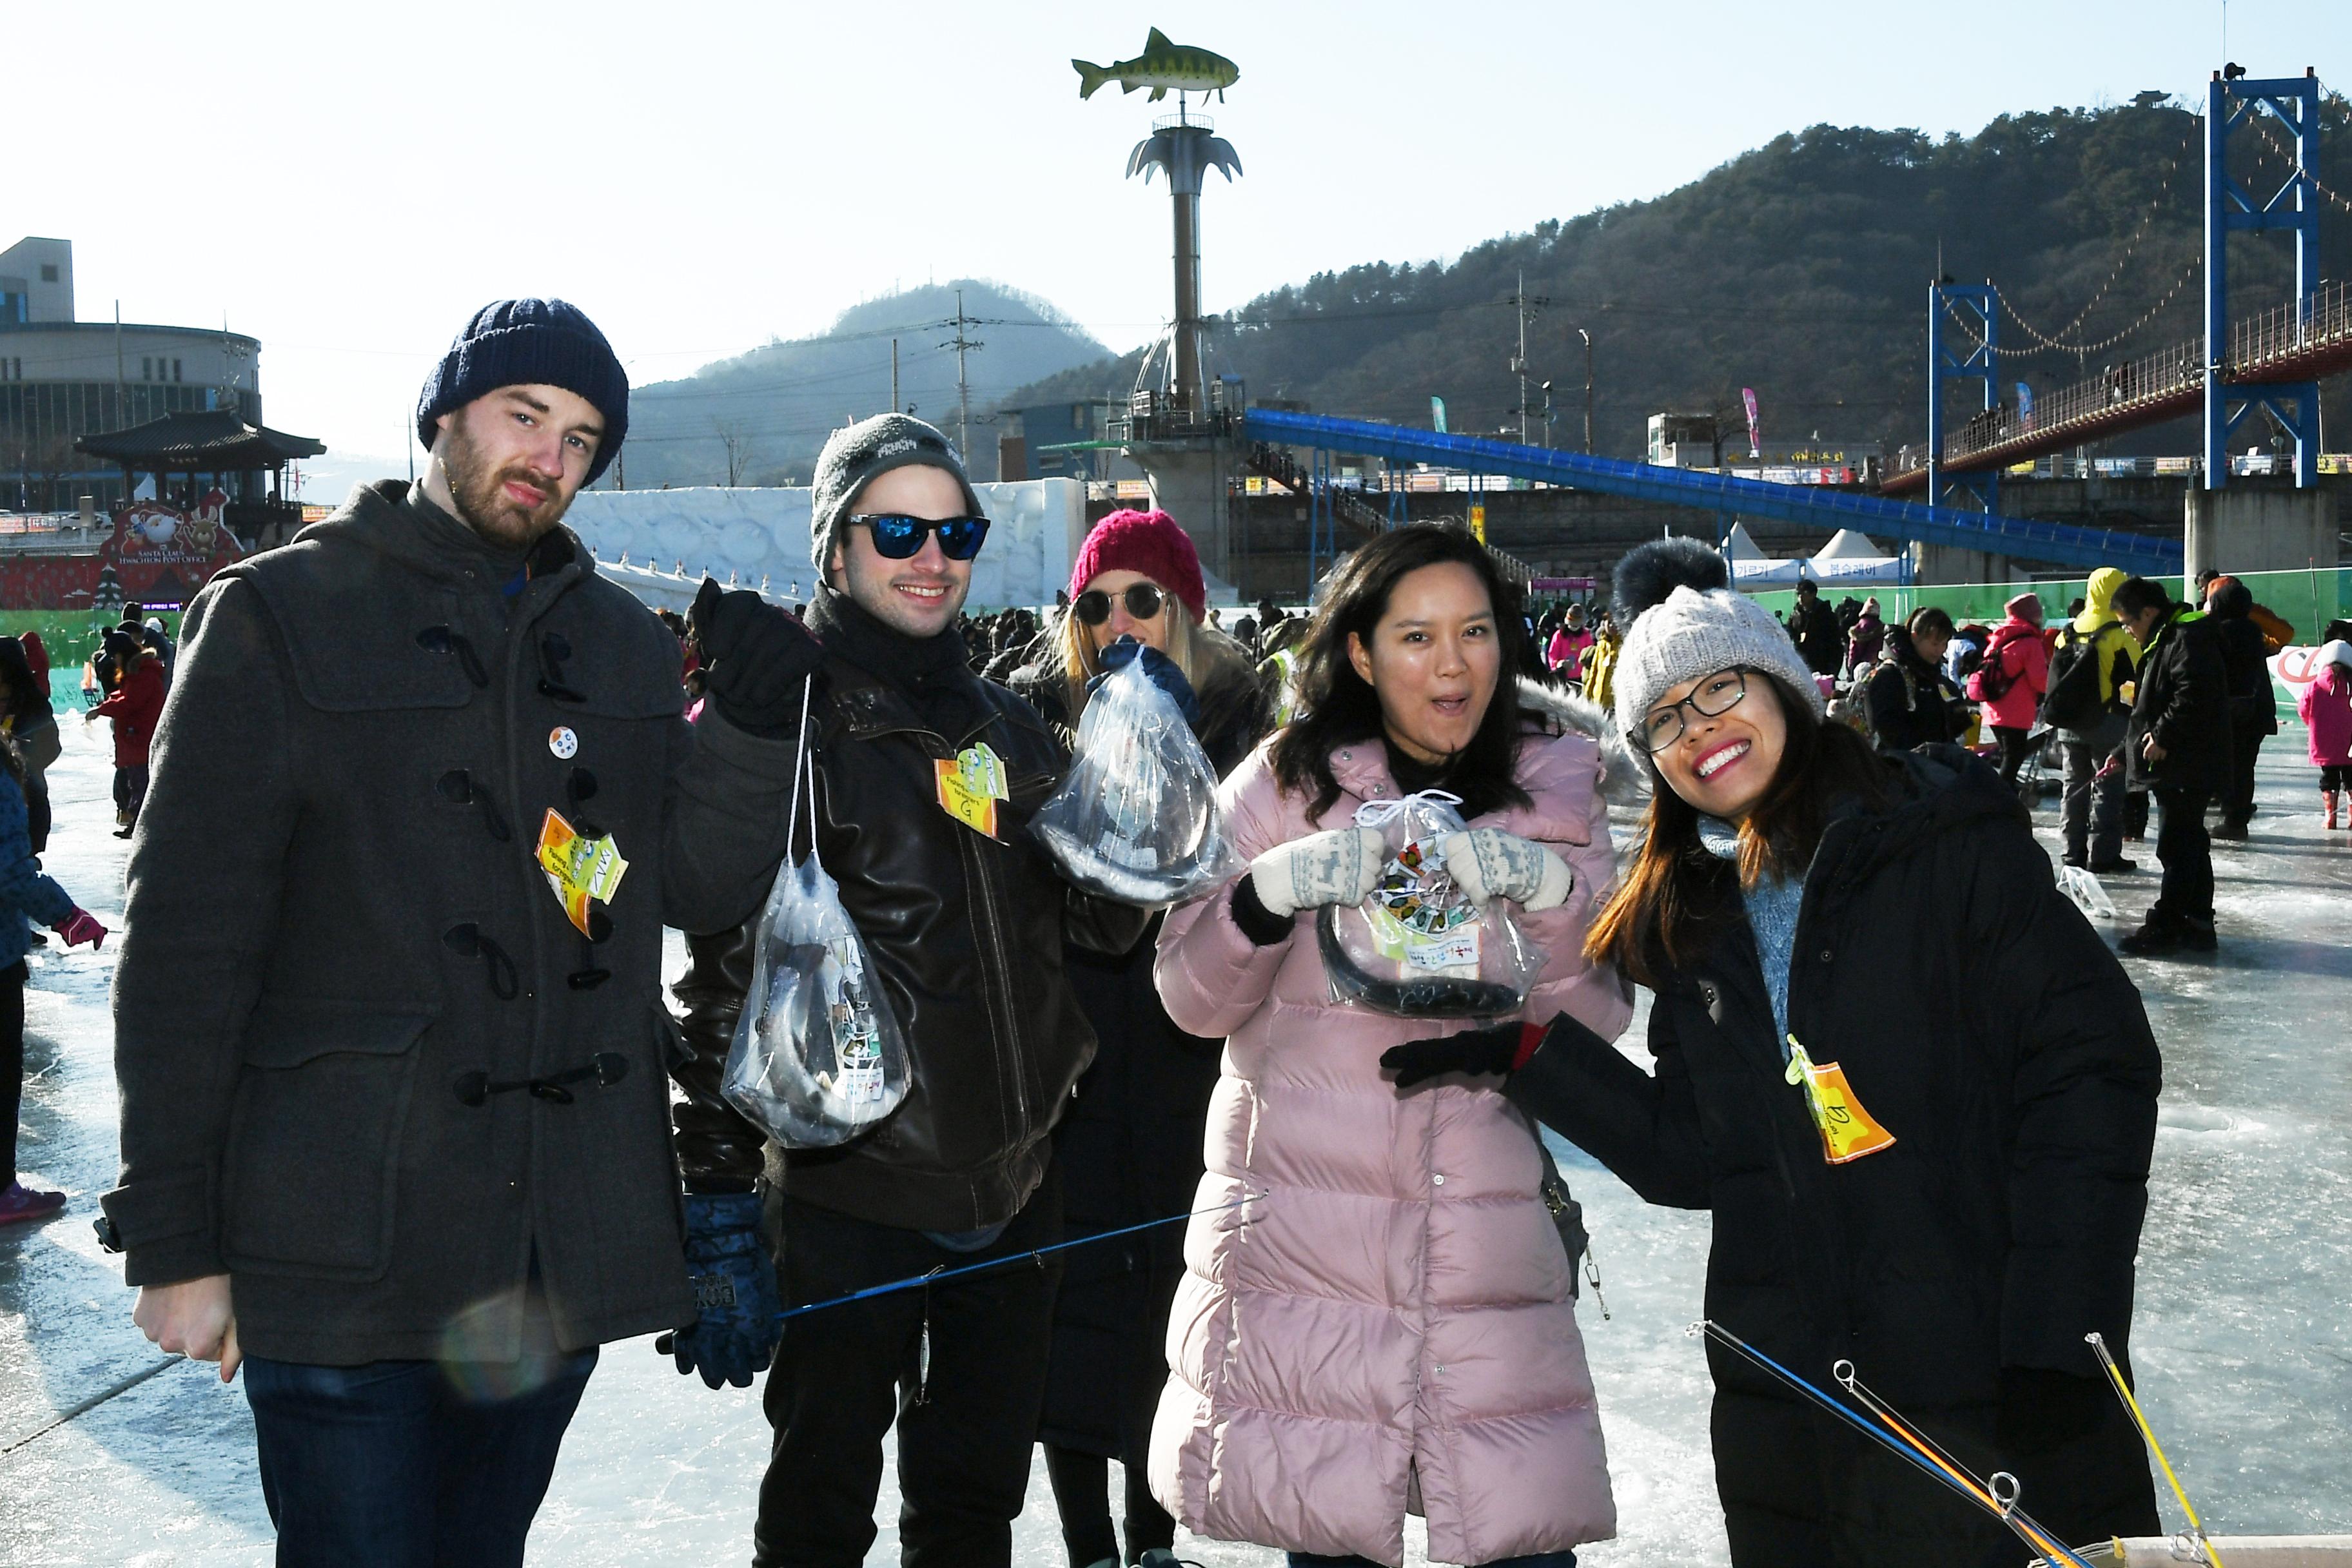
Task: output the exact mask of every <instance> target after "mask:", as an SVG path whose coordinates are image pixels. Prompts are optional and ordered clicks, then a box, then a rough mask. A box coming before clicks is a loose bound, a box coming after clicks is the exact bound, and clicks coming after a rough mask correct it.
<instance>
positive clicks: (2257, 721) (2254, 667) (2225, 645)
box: [2208, 583, 2279, 736]
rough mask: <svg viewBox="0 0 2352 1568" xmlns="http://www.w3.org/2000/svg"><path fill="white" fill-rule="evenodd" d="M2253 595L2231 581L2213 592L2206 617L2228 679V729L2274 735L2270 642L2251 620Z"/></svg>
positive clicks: (2275, 718)
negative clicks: (2217, 643) (2219, 649)
mask: <svg viewBox="0 0 2352 1568" xmlns="http://www.w3.org/2000/svg"><path fill="white" fill-rule="evenodd" d="M2253 607H2254V595H2253V594H2252V591H2251V590H2250V589H2248V588H2247V586H2246V585H2245V584H2243V583H2231V584H2228V585H2227V586H2226V587H2224V588H2222V589H2221V592H2219V593H2217V594H2215V595H2213V606H2212V611H2211V614H2210V616H2209V617H2208V618H2209V619H2210V620H2211V621H2212V623H2213V635H2214V636H2215V637H2218V638H2219V639H2221V668H2222V673H2223V675H2224V676H2225V677H2226V679H2227V680H2228V683H2229V691H2230V729H2231V732H2232V733H2234V734H2237V735H2240V736H2246V735H2275V734H2277V733H2278V732H2279V721H2278V699H2277V697H2276V696H2275V695H2274V694H2273V692H2272V690H2271V664H2270V659H2271V645H2270V640H2269V639H2268V638H2267V637H2263V628H2262V627H2260V626H2256V625H2255V624H2254V622H2253V619H2252V610H2253Z"/></svg>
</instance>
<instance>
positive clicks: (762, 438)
mask: <svg viewBox="0 0 2352 1568" xmlns="http://www.w3.org/2000/svg"><path fill="white" fill-rule="evenodd" d="M959 297H960V298H961V315H962V316H963V318H964V324H963V327H962V329H961V332H962V335H963V336H964V338H965V340H966V341H967V342H972V341H975V340H976V341H977V342H979V343H981V344H982V345H984V346H983V347H981V348H977V349H972V350H969V351H968V352H967V353H966V355H965V374H966V375H967V376H968V378H969V380H970V384H971V413H972V422H971V445H972V446H974V447H981V448H982V449H983V450H986V451H987V453H988V455H987V456H986V457H985V458H983V459H982V461H981V462H980V463H979V464H978V466H977V471H978V472H981V473H986V474H992V473H994V472H995V468H996V464H995V458H994V455H993V452H992V450H988V449H990V448H992V447H993V446H994V444H995V434H994V432H995V425H994V416H993V414H992V409H993V408H994V407H995V406H996V405H997V404H998V403H999V402H1000V401H1002V400H1003V396H1004V394H1005V390H1006V389H1007V388H1009V387H1013V386H1017V385H1019V384H1022V383H1024V382H1033V381H1035V380H1037V379H1039V378H1041V377H1045V376H1051V375H1053V374H1055V373H1057V372H1061V371H1065V370H1067V369H1069V368H1071V367H1072V366H1076V365H1081V364H1087V363H1100V362H1101V361H1102V360H1103V359H1104V357H1105V356H1106V355H1107V354H1108V352H1109V351H1108V349H1106V348H1105V346H1104V345H1103V344H1102V343H1101V342H1097V340H1096V339H1095V338H1093V337H1092V336H1090V335H1089V334H1088V333H1087V331H1085V330H1084V329H1083V328H1080V327H1078V326H1077V325H1076V324H1075V323H1073V322H1072V321H1069V320H1068V319H1067V318H1066V317H1064V316H1063V315H1062V314H1061V313H1060V312H1058V311H1056V310H1055V309H1054V308H1053V307H1052V306H1051V305H1049V304H1047V303H1045V301H1044V300H1039V299H1035V298H1034V297H1032V296H1030V295H1027V294H1024V293H1022V292H1021V291H1020V290H1019V289H1008V288H1006V287H1004V286H1003V285H1002V284H997V283H990V282H985V281H982V280H979V279H956V280H955V281H953V282H950V283H942V284H935V285H925V286H924V287H922V288H919V289H907V290H905V291H903V292H900V293H895V294H890V295H887V296H885V297H883V298H880V299H876V300H866V302H864V303H863V304H860V305H858V306H856V307H855V308H854V309H852V310H845V311H843V312H842V313H841V315H840V317H839V318H838V319H837V320H836V321H835V322H834V324H833V326H832V328H831V329H830V330H829V331H825V332H824V333H822V334H819V335H818V336H815V337H810V338H800V339H794V340H792V341H789V342H783V341H779V342H771V343H767V344H765V345H763V346H761V347H760V348H756V349H753V350H752V351H751V353H745V354H739V355H737V356H736V357H734V358H732V359H726V360H720V361H718V362H716V363H711V364H708V365H705V366H703V367H702V368H701V369H700V370H698V371H696V372H695V373H694V374H692V375H690V376H688V377H686V378H684V379H682V380H678V381H666V382H656V383H654V384H650V385H646V386H641V387H637V388H635V390H634V391H633V392H632V393H631V394H630V398H629V439H628V443H627V445H626V446H625V447H624V448H623V451H622V459H621V460H622V462H623V463H624V464H625V465H626V467H625V471H614V472H613V473H611V474H609V475H608V476H607V478H606V479H605V480H604V482H605V483H606V484H608V485H610V484H618V483H620V482H621V481H622V479H624V478H625V479H626V481H627V483H628V486H629V488H630V489H658V488H660V487H662V486H665V485H669V486H685V485H721V484H745V485H761V484H765V485H782V484H806V483H808V480H809V474H810V472H811V470H812V469H813V468H814V466H815V462H816V454H817V451H818V449H819V448H820V447H823V446H824V437H825V434H826V432H828V431H830V430H832V429H834V428H835V427H836V426H840V425H842V424H843V423H845V421H847V420H849V419H853V418H861V417H863V416H866V415H868V414H873V413H877V412H878V411H880V410H882V409H886V408H887V407H889V406H890V353H891V343H892V342H893V341H894V340H895V341H896V342H897V344H898V405H899V406H900V407H902V408H907V407H911V408H912V409H913V410H914V411H915V412H916V413H918V414H919V415H920V416H922V417H923V418H925V419H929V420H930V421H931V422H932V423H934V424H936V425H938V426H940V428H941V429H943V430H945V431H947V433H948V435H949V437H950V438H954V437H956V436H957V433H958V417H957V416H958V411H959V410H958V400H957V390H956V371H957V363H956V362H957V354H956V351H955V349H954V347H953V346H952V345H953V343H954V341H955V339H956V338H957V336H958V335H959V332H958V327H957V324H956V320H955V318H956V317H957V316H958V314H959Z"/></svg>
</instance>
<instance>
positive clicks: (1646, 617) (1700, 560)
mask: <svg viewBox="0 0 2352 1568" xmlns="http://www.w3.org/2000/svg"><path fill="white" fill-rule="evenodd" d="M1612 609H1613V611H1614V613H1615V614H1616V616H1618V618H1619V620H1620V622H1621V624H1622V622H1624V621H1626V620H1628V619H1630V620H1631V622H1632V626H1631V627H1630V628H1629V629H1628V630H1627V631H1626V633H1625V644H1624V647H1623V648H1622V649H1621V650H1620V651H1619V653H1618V655H1617V674H1616V696H1617V727H1618V729H1620V730H1621V731H1623V732H1624V734H1625V736H1626V738H1627V739H1628V740H1632V741H1633V742H1635V744H1636V746H1637V747H1638V746H1639V737H1640V735H1641V732H1642V719H1643V715H1644V714H1646V713H1648V712H1649V710H1651V709H1652V708H1653V707H1654V706H1656V704H1657V701H1658V699H1660V698H1661V697H1664V695H1665V694H1666V693H1667V692H1668V691H1670V690H1672V689H1674V688H1675V687H1677V686H1680V685H1681V684H1682V683H1683V682H1684V681H1685V680H1696V679H1698V678H1699V677H1700V676H1702V675H1713V674H1714V673H1715V672H1716V671H1717V670H1719V669H1733V668H1739V669H1756V670H1761V671H1763V672H1764V673H1765V674H1767V675H1769V676H1771V677H1772V678H1773V679H1776V680H1778V681H1779V682H1780V684H1781V685H1783V686H1785V687H1787V688H1788V689H1790V690H1791V691H1794V692H1795V693H1797V695H1798V696H1799V697H1800V698H1801V699H1802V700H1804V702H1805V703H1806V704H1807V705H1808V706H1809V707H1810V708H1811V710H1812V714H1813V717H1814V718H1815V719H1820V718H1822V717H1824V716H1825V715H1826V713H1827V711H1828V709H1827V705H1826V704H1825V703H1823V701H1822V689H1821V688H1820V687H1818V686H1816V685H1814V684H1813V672H1812V671H1811V669H1809V668H1806V666H1805V661H1804V660H1803V659H1801V658H1798V657H1797V645H1796V644H1795V643H1793V642H1790V640H1789V634H1788V632H1787V631H1786V630H1785V629H1783V628H1782V626H1781V625H1780V622H1778V621H1776V620H1774V619H1773V618H1772V615H1771V612H1770V611H1769V610H1767V609H1766V608H1765V607H1764V606H1763V605H1759V604H1758V603H1757V602H1756V601H1755V600H1753V599H1751V598H1749V597H1748V595H1745V594H1741V593H1738V592H1735V591H1734V590H1733V589H1732V587H1731V572H1730V569H1729V568H1728V567H1727V566H1726V565H1725V564H1724V561H1723V557H1722V556H1720V555H1718V554H1717V553H1716V552H1714V551H1712V550H1710V549H1708V548H1707V547H1706V545H1705V544H1704V543H1702V542H1699V541H1698V540H1696V539H1661V540H1657V541H1654V542H1651V543H1648V544H1644V545H1643V546H1641V547H1640V548H1639V549H1637V550H1634V551H1633V552H1630V553H1629V554H1627V555H1626V557H1625V558H1624V559H1623V560H1622V561H1620V562H1619V563H1617V579H1616V589H1615V595H1614V598H1613V601H1612Z"/></svg>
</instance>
